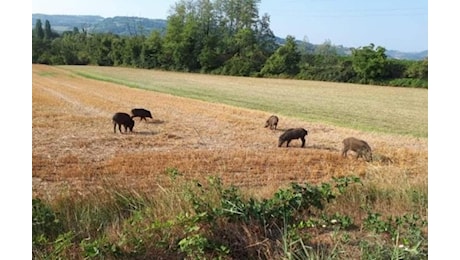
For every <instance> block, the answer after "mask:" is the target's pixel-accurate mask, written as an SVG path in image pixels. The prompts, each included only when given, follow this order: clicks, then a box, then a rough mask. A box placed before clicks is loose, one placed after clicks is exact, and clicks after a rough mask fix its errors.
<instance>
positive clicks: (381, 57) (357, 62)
mask: <svg viewBox="0 0 460 260" xmlns="http://www.w3.org/2000/svg"><path fill="white" fill-rule="evenodd" d="M351 56H352V62H353V69H354V70H355V72H356V74H357V75H358V77H359V78H360V79H361V81H362V82H363V83H368V82H371V81H374V80H380V79H383V78H385V77H386V76H387V71H386V70H385V69H386V66H387V56H386V55H385V48H383V47H381V46H378V47H377V48H375V46H374V44H373V43H371V44H370V45H369V46H364V47H361V48H357V49H352V51H351Z"/></svg>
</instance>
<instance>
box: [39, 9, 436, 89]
mask: <svg viewBox="0 0 460 260" xmlns="http://www.w3.org/2000/svg"><path fill="white" fill-rule="evenodd" d="M259 3H260V0H214V1H211V0H180V1H178V2H177V3H176V4H175V6H174V7H173V8H172V9H171V13H170V15H169V16H168V18H167V26H166V30H165V31H164V32H160V31H152V32H151V34H150V35H148V36H145V35H134V36H120V35H116V34H112V33H88V32H87V31H85V30H84V29H83V30H79V29H78V28H76V27H75V28H74V29H73V31H66V32H63V33H56V32H55V31H53V30H52V29H51V25H50V23H49V21H48V20H46V21H45V25H44V26H43V24H42V21H41V20H39V19H38V20H37V21H36V24H35V27H34V29H33V30H32V63H40V64H50V65H99V66H126V67H135V68H145V69H163V70H171V71H185V72H200V73H211V74H221V75H234V76H253V77H278V78H295V79H307V80H321V81H332V82H348V83H361V84H376V85H389V86H406V87H422V88H428V58H426V59H424V60H421V61H412V60H397V59H390V58H388V57H387V56H386V55H385V51H386V50H385V48H384V47H381V46H375V45H374V44H372V43H371V44H369V45H368V46H363V47H359V48H352V49H351V55H339V54H338V52H337V49H336V47H334V46H333V45H332V44H331V42H330V41H325V42H324V43H323V44H320V45H318V46H317V47H316V48H314V49H312V48H307V47H306V45H304V44H299V41H296V39H295V37H293V36H290V35H288V36H287V37H286V39H285V42H284V43H283V44H278V43H277V42H276V37H275V35H274V34H273V32H272V30H271V29H270V17H269V15H268V14H264V15H262V16H259V12H258V4H259Z"/></svg>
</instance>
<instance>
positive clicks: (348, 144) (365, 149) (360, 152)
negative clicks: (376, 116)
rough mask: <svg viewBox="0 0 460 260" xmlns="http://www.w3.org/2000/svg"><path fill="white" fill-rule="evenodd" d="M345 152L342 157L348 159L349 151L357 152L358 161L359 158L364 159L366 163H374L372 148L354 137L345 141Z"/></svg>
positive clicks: (343, 151)
mask: <svg viewBox="0 0 460 260" xmlns="http://www.w3.org/2000/svg"><path fill="white" fill-rule="evenodd" d="M342 143H343V150H342V156H343V157H346V156H347V152H348V151H350V150H351V151H354V152H356V154H357V156H356V159H358V158H359V157H361V158H364V159H365V160H366V161H368V162H369V161H372V149H371V147H370V146H369V145H368V144H367V143H366V142H365V141H363V140H359V139H357V138H354V137H348V138H345V139H343V141H342Z"/></svg>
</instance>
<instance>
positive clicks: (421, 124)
mask: <svg viewBox="0 0 460 260" xmlns="http://www.w3.org/2000/svg"><path fill="white" fill-rule="evenodd" d="M60 67H61V68H64V69H66V70H69V71H72V72H74V73H76V74H78V75H80V76H83V77H87V78H92V79H96V80H102V81H108V82H113V83H118V84H122V85H126V86H128V87H134V88H141V89H146V90H151V91H157V92H161V93H167V94H172V95H176V96H181V97H186V98H193V99H199V100H203V101H207V102H215V103H223V104H228V105H232V106H237V107H243V108H250V109H256V110H261V111H266V112H270V113H274V114H277V115H280V116H289V117H294V118H299V119H302V120H306V121H310V122H319V123H327V124H332V125H336V126H341V127H348V128H353V129H357V130H362V131H368V132H382V133H390V134H398V135H407V136H414V137H423V138H426V137H428V91H427V90H426V89H414V88H397V87H383V86H371V85H359V84H345V83H330V82H319V81H306V80H289V79H261V78H245V77H229V76H216V75H203V74H193V73H177V72H163V71H155V70H144V69H131V68H120V67H94V66H60Z"/></svg>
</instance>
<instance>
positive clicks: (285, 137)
mask: <svg viewBox="0 0 460 260" xmlns="http://www.w3.org/2000/svg"><path fill="white" fill-rule="evenodd" d="M306 135H308V132H307V130H305V129H303V128H289V129H288V130H286V131H285V132H284V133H283V134H282V135H280V137H279V140H278V147H281V145H283V143H284V142H286V147H289V143H290V142H291V140H292V139H299V138H300V140H302V147H304V146H305V136H306Z"/></svg>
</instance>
